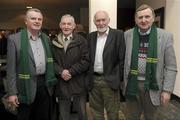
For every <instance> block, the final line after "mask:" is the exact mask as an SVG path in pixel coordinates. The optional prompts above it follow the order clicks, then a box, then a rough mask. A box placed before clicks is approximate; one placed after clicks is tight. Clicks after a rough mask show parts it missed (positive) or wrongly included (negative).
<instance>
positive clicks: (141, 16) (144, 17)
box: [135, 8, 154, 32]
mask: <svg viewBox="0 0 180 120" xmlns="http://www.w3.org/2000/svg"><path fill="white" fill-rule="evenodd" d="M135 22H136V25H137V26H138V27H139V28H140V30H141V31H142V32H146V31H147V30H148V29H149V28H150V27H151V26H152V24H153V22H154V16H153V14H152V11H151V9H149V8H147V9H145V10H142V11H138V12H137V14H136V16H135Z"/></svg>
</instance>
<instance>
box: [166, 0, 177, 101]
mask: <svg viewBox="0 0 180 120" xmlns="http://www.w3.org/2000/svg"><path fill="white" fill-rule="evenodd" d="M165 11H166V17H165V19H166V22H165V29H166V30H168V31H171V32H172V33H173V35H174V47H175V52H176V58H177V65H178V71H179V72H180V68H179V65H180V47H179V45H180V33H179V28H180V22H179V21H180V16H179V15H178V12H179V11H180V0H167V1H166V9H165ZM174 94H176V95H177V96H179V97H180V74H179V73H178V74H177V78H176V84H175V89H174Z"/></svg>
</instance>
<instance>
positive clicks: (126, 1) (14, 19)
mask: <svg viewBox="0 0 180 120" xmlns="http://www.w3.org/2000/svg"><path fill="white" fill-rule="evenodd" d="M135 1H136V0H117V4H118V5H117V6H118V8H134V7H135ZM26 6H32V7H33V8H38V9H40V10H42V12H43V16H44V27H46V28H57V27H59V26H58V22H59V19H60V17H61V16H62V15H63V14H65V13H66V14H67V13H69V14H71V15H73V16H74V17H75V18H76V20H77V22H83V24H84V25H86V26H88V8H89V0H0V15H1V19H0V29H14V28H17V27H18V26H23V25H24V13H25V11H26V10H27V9H26ZM80 8H84V9H82V10H81V12H83V15H85V16H83V17H81V16H80ZM83 10H85V11H83ZM80 17H81V18H80Z"/></svg>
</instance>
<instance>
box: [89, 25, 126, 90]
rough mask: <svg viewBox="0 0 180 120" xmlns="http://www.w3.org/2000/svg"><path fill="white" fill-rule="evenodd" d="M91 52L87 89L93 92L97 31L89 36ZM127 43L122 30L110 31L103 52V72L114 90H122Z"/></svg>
mask: <svg viewBox="0 0 180 120" xmlns="http://www.w3.org/2000/svg"><path fill="white" fill-rule="evenodd" d="M88 42H89V43H88V45H89V52H90V56H89V57H90V68H89V71H88V73H87V76H86V87H87V89H88V90H91V89H92V87H93V81H94V77H93V76H94V60H95V53H96V42H97V31H96V32H92V33H90V34H89V36H88ZM124 53H125V41H124V34H123V32H122V31H121V30H115V29H111V28H110V29H109V34H108V36H107V40H106V43H105V46H104V51H103V69H104V70H103V71H104V77H105V80H106V81H107V82H108V84H109V85H110V87H111V88H112V89H114V90H117V89H119V88H120V82H121V80H123V66H124Z"/></svg>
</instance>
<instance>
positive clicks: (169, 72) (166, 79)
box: [123, 28, 177, 105]
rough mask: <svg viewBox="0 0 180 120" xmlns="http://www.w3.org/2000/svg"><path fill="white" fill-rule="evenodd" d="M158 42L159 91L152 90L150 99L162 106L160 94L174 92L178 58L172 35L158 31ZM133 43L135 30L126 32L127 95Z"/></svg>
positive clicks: (125, 75)
mask: <svg viewBox="0 0 180 120" xmlns="http://www.w3.org/2000/svg"><path fill="white" fill-rule="evenodd" d="M157 37H158V38H157V40H158V51H157V52H158V63H157V73H156V78H157V83H158V85H159V88H160V90H159V91H153V90H150V91H149V93H150V98H151V101H152V103H153V104H154V105H159V104H160V94H161V92H162V91H168V92H171V93H172V92H173V89H174V84H175V79H176V74H177V64H176V57H175V52H174V48H173V36H172V34H171V33H169V32H166V31H164V30H163V29H160V28H158V29H157ZM132 41H133V29H130V30H128V31H126V32H125V42H126V55H125V63H124V81H123V82H124V83H123V93H124V94H125V91H126V86H127V83H128V74H129V71H130V63H131V53H132Z"/></svg>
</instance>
